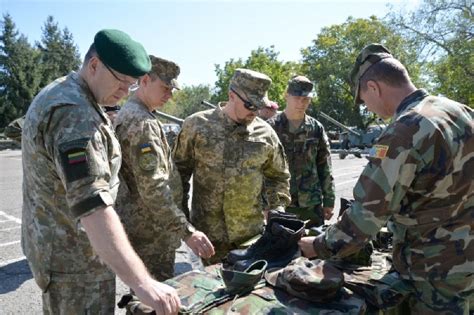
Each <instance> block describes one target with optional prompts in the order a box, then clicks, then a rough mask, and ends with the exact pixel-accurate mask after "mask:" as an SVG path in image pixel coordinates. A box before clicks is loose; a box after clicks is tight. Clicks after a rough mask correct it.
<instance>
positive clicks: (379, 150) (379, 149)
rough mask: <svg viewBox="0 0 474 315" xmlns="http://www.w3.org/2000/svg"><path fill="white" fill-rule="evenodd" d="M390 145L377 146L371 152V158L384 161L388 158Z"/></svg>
mask: <svg viewBox="0 0 474 315" xmlns="http://www.w3.org/2000/svg"><path fill="white" fill-rule="evenodd" d="M387 152H388V145H379V144H376V145H374V146H372V148H371V149H370V151H369V156H370V157H373V158H378V159H384V158H385V157H386V156H387Z"/></svg>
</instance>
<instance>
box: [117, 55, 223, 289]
mask: <svg viewBox="0 0 474 315" xmlns="http://www.w3.org/2000/svg"><path fill="white" fill-rule="evenodd" d="M150 59H151V64H152V67H151V71H149V72H148V73H147V74H146V75H144V76H143V77H142V78H141V79H140V87H139V88H138V90H137V92H136V93H135V95H133V96H131V97H130V98H129V100H128V101H127V103H125V105H124V106H123V108H122V109H121V110H120V112H119V114H118V115H117V118H116V120H115V124H114V125H115V129H116V133H117V138H118V140H119V142H120V145H121V148H122V154H123V160H122V167H121V170H120V175H121V177H120V179H121V183H120V188H119V194H118V198H117V212H118V213H119V215H120V218H121V220H122V222H123V224H124V226H125V230H126V231H127V235H128V237H129V238H130V242H131V243H132V245H133V247H134V248H135V250H136V251H137V253H138V254H139V256H140V257H141V258H142V259H143V262H144V263H145V265H146V266H147V268H148V269H149V270H150V272H151V273H152V275H153V276H154V277H155V278H156V279H158V280H160V281H164V280H166V279H168V278H171V277H173V276H174V261H175V250H176V248H177V247H179V246H180V244H181V243H180V239H184V240H185V242H186V244H188V246H189V247H190V248H191V249H192V250H193V251H194V253H195V254H196V255H200V256H202V257H204V258H209V257H210V256H212V254H214V250H213V247H212V244H211V242H210V241H209V239H208V238H207V237H206V235H205V234H204V233H202V232H199V231H196V230H195V229H194V227H193V226H192V225H191V224H190V223H189V222H188V221H187V219H186V216H185V215H184V213H183V211H182V210H181V204H182V197H183V195H182V191H183V190H182V187H181V178H180V176H179V174H178V171H177V169H176V166H175V165H174V163H173V161H172V159H171V150H170V147H169V145H168V142H167V141H166V136H165V132H164V130H163V126H162V125H161V123H160V122H159V120H158V117H157V116H155V110H156V109H158V108H161V107H163V105H164V104H165V103H166V102H167V101H168V100H169V99H170V98H171V97H172V91H173V89H176V88H179V85H178V82H177V77H178V75H179V72H180V69H179V66H178V65H177V64H176V63H174V62H173V61H169V60H166V59H162V58H159V57H155V56H150Z"/></svg>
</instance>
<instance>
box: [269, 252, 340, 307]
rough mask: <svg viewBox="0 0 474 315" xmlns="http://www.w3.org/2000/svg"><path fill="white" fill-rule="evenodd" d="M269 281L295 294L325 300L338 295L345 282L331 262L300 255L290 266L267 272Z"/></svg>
mask: <svg viewBox="0 0 474 315" xmlns="http://www.w3.org/2000/svg"><path fill="white" fill-rule="evenodd" d="M265 279H266V280H267V282H268V283H269V284H270V285H271V286H273V287H276V288H279V289H282V290H284V291H286V292H288V293H290V294H291V295H293V296H296V297H299V298H302V299H305V300H308V301H312V302H323V301H328V300H331V299H333V298H334V297H336V295H337V293H338V292H339V290H340V289H341V288H342V286H343V284H344V276H343V274H342V272H341V271H340V270H339V269H337V268H336V267H334V266H332V265H331V264H330V263H329V262H327V261H324V260H320V259H316V260H309V259H307V258H305V257H299V258H297V259H295V260H293V261H292V262H291V263H290V264H289V265H288V266H286V267H285V268H283V269H278V270H275V269H273V270H268V271H267V272H266V273H265Z"/></svg>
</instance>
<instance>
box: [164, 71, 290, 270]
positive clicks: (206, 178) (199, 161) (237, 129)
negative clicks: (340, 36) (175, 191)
mask: <svg viewBox="0 0 474 315" xmlns="http://www.w3.org/2000/svg"><path fill="white" fill-rule="evenodd" d="M270 84H271V79H270V78H269V77H268V76H266V75H265V74H263V73H259V72H256V71H252V70H248V69H237V70H236V71H235V73H234V75H233V77H232V79H231V81H230V86H229V93H228V95H229V101H228V102H225V103H220V104H219V105H218V106H217V107H216V109H211V110H207V111H202V112H198V113H195V114H193V115H191V116H190V117H188V118H187V119H186V120H185V121H184V123H183V126H182V129H181V132H180V133H179V135H178V138H177V139H176V143H175V146H174V151H173V159H174V161H175V163H176V166H177V167H178V170H179V172H180V174H181V178H182V183H183V188H184V198H183V209H187V204H188V198H187V196H188V192H189V188H190V186H189V180H190V178H191V176H192V177H193V199H192V208H191V209H190V212H189V213H190V220H191V223H192V224H193V225H194V226H195V227H196V228H198V229H199V230H201V231H203V232H205V233H206V235H207V236H208V237H209V239H210V240H211V242H212V243H213V244H214V247H215V252H216V254H215V255H214V256H213V257H212V258H211V259H210V260H209V261H207V263H213V262H218V261H220V259H222V258H223V257H224V256H225V255H226V254H227V253H228V251H229V250H232V249H235V248H237V247H238V245H240V244H241V243H243V242H244V241H247V240H248V239H249V238H251V237H253V236H255V235H257V234H260V233H261V231H262V226H263V219H264V211H265V210H268V209H264V208H263V205H262V202H261V194H262V190H263V192H264V193H265V195H266V197H267V201H268V207H269V208H271V209H276V208H278V209H282V210H283V208H284V207H286V206H287V205H288V204H289V201H290V196H289V177H290V174H289V172H288V164H287V162H286V159H285V153H284V150H283V147H282V145H281V143H280V141H279V140H278V136H277V134H276V133H275V131H274V130H273V129H272V128H271V127H270V126H269V125H268V124H267V123H265V122H264V121H263V120H262V119H260V118H258V117H257V112H258V110H259V109H261V108H263V107H264V106H266V104H267V103H268V98H267V91H268V88H269V87H270ZM264 180H265V186H263V183H264Z"/></svg>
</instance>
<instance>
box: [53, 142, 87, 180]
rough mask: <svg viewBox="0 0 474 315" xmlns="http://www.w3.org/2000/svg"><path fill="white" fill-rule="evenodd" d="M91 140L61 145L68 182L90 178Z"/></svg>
mask: <svg viewBox="0 0 474 315" xmlns="http://www.w3.org/2000/svg"><path fill="white" fill-rule="evenodd" d="M89 140H90V138H82V139H76V140H72V141H68V142H65V143H61V144H60V145H59V154H60V157H61V164H62V166H63V171H64V176H65V177H66V181H67V182H73V181H76V180H78V179H81V178H84V177H87V176H89V174H90V167H89V162H88V154H89V153H88V151H87V145H88V143H89Z"/></svg>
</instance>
